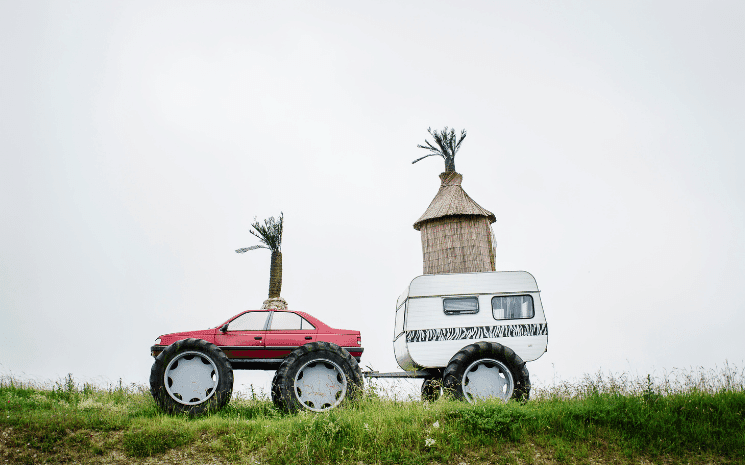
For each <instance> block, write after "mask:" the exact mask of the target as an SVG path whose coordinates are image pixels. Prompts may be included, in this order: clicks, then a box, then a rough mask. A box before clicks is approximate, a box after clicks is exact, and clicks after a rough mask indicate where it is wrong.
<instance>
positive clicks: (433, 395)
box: [422, 377, 442, 402]
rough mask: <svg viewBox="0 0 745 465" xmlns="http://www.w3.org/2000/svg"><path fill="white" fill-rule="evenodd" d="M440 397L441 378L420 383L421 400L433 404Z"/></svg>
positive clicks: (428, 379) (427, 379)
mask: <svg viewBox="0 0 745 465" xmlns="http://www.w3.org/2000/svg"><path fill="white" fill-rule="evenodd" d="M440 396H442V378H434V377H433V378H425V379H424V383H422V400H423V401H424V402H434V401H436V400H437V399H439V398H440Z"/></svg>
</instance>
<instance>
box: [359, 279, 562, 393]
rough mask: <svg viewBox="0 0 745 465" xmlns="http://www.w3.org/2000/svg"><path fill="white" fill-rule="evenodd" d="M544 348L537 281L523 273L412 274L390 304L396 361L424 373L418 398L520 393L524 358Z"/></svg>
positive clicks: (524, 386)
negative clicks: (445, 393)
mask: <svg viewBox="0 0 745 465" xmlns="http://www.w3.org/2000/svg"><path fill="white" fill-rule="evenodd" d="M547 346H548V326H547V325H546V317H545V316H544V314H543V306H542V305H541V298H540V295H539V290H538V285H537V284H536V281H535V278H533V276H532V275H531V274H530V273H528V272H525V271H495V272H486V273H458V274H455V273H454V274H438V275H423V276H419V277H416V278H414V280H412V281H411V284H409V286H408V287H407V288H406V290H405V291H404V293H403V294H401V296H400V297H399V298H398V302H397V304H396V319H395V330H394V334H393V348H394V352H395V354H396V361H397V362H398V364H399V366H400V367H401V368H403V369H404V370H406V371H407V372H409V373H411V375H410V376H412V377H423V378H425V382H424V385H423V386H422V395H423V397H424V398H425V399H433V398H436V397H438V396H439V393H440V388H441V387H444V388H445V389H449V390H451V391H452V392H453V393H454V395H455V396H456V397H459V398H464V399H466V400H469V401H473V400H475V399H477V398H487V397H501V398H503V399H505V400H506V399H510V398H527V397H528V394H529V391H530V380H529V375H528V370H527V368H525V362H529V361H532V360H536V359H538V358H539V357H540V356H541V355H543V354H544V353H545V352H546V349H547ZM366 374H367V373H366ZM367 375H368V376H372V377H375V374H374V373H370V374H367ZM380 375H383V376H380V377H384V375H385V374H380Z"/></svg>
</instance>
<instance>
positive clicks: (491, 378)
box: [443, 342, 530, 403]
mask: <svg viewBox="0 0 745 465" xmlns="http://www.w3.org/2000/svg"><path fill="white" fill-rule="evenodd" d="M443 385H444V388H445V389H446V390H447V391H448V392H449V393H451V394H452V395H453V397H455V398H456V399H461V400H466V401H468V402H471V403H473V402H475V401H477V400H479V399H488V398H495V397H496V398H500V399H502V400H504V401H507V400H509V399H517V400H527V399H528V397H529V394H530V374H529V373H528V369H527V368H526V366H525V362H523V360H522V359H521V358H520V357H519V356H518V355H517V354H516V353H515V352H514V351H513V350H512V349H510V348H508V347H504V346H503V345H501V344H497V343H496V342H477V343H475V344H471V345H468V346H466V347H464V348H462V349H461V350H460V351H459V352H458V353H457V354H455V355H454V356H453V358H451V359H450V362H449V363H448V366H447V368H445V375H444V376H443Z"/></svg>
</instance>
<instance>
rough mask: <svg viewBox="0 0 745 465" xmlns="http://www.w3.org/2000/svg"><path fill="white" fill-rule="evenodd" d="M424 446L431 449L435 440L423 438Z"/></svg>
mask: <svg viewBox="0 0 745 465" xmlns="http://www.w3.org/2000/svg"><path fill="white" fill-rule="evenodd" d="M424 445H425V447H432V446H434V445H435V440H434V439H432V438H425V439H424Z"/></svg>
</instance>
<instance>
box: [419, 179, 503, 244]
mask: <svg viewBox="0 0 745 465" xmlns="http://www.w3.org/2000/svg"><path fill="white" fill-rule="evenodd" d="M440 181H441V183H440V190H439V191H438V192H437V195H436V196H435V198H434V199H432V203H430V204H429V207H427V211H425V212H424V214H423V215H422V216H421V217H420V218H419V219H418V220H417V221H416V223H414V229H416V230H417V231H419V230H420V229H421V227H422V224H423V223H425V222H426V221H430V220H434V219H437V218H442V217H444V216H463V215H475V216H485V217H486V218H487V219H488V220H489V223H494V222H495V221H497V218H496V217H495V216H494V213H492V212H490V211H489V210H487V209H485V208H483V207H481V205H479V204H477V203H476V202H474V200H473V199H472V198H471V197H469V196H468V194H466V191H464V190H463V188H462V187H461V186H460V183H461V182H462V181H463V176H462V175H461V174H458V173H455V172H446V173H441V174H440Z"/></svg>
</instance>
